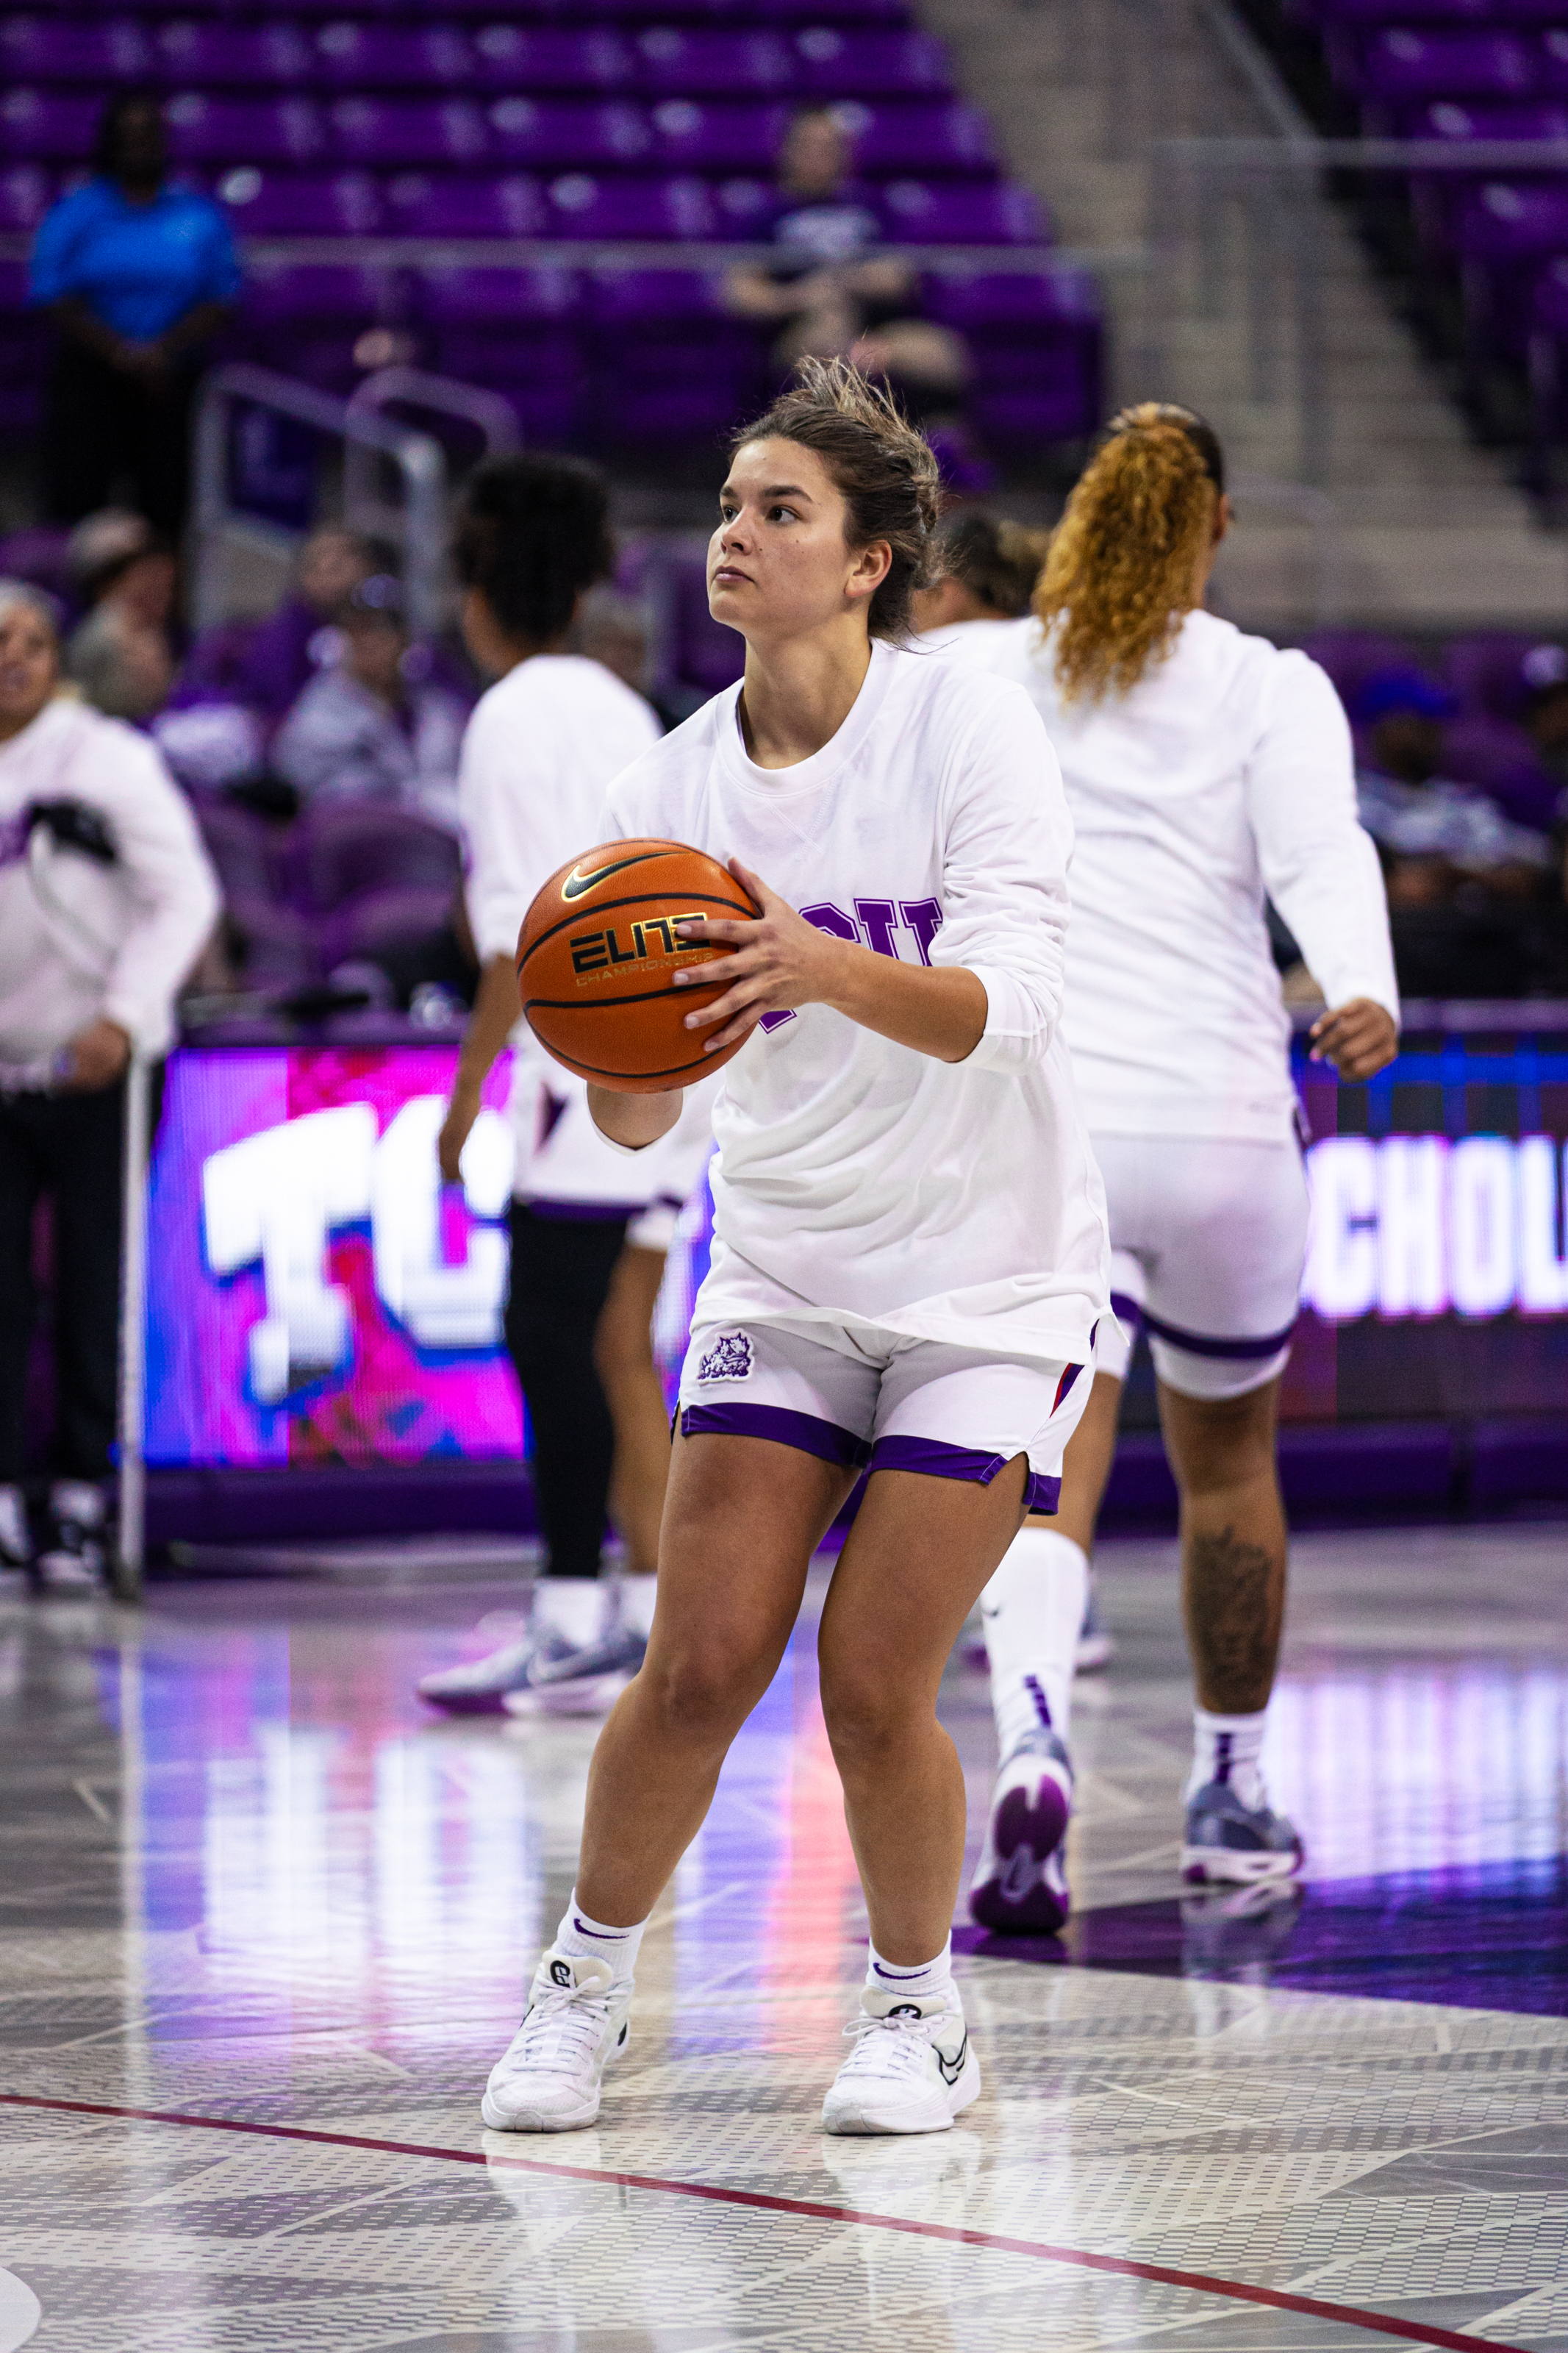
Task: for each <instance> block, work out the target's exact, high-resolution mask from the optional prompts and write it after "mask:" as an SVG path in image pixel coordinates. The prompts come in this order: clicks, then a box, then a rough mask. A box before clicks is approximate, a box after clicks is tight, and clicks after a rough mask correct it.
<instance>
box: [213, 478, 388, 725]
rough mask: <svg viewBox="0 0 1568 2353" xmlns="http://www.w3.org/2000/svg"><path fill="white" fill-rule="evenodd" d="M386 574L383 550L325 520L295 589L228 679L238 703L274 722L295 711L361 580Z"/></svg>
mask: <svg viewBox="0 0 1568 2353" xmlns="http://www.w3.org/2000/svg"><path fill="white" fill-rule="evenodd" d="M390 570H391V564H390V563H389V562H388V560H387V555H386V551H384V550H383V549H380V548H378V547H376V546H374V544H373V543H372V542H371V541H369V540H368V539H365V538H363V537H362V536H361V534H360V533H358V532H354V531H346V530H345V529H344V528H343V527H342V524H340V523H329V524H326V525H324V526H323V527H322V529H321V530H320V531H313V532H312V533H310V537H309V539H307V540H306V542H305V543H304V545H303V546H302V547H301V548H300V554H299V559H298V561H297V563H296V565H295V567H294V585H293V586H292V588H291V589H290V590H289V595H288V596H286V597H285V598H284V600H283V602H282V604H281V605H279V607H278V610H277V611H276V612H275V613H273V614H272V615H270V616H269V617H268V619H267V620H265V621H260V622H258V624H257V626H256V628H254V629H253V630H252V631H251V633H250V637H249V640H248V642H247V646H246V648H245V650H244V653H243V654H242V656H241V657H240V660H239V664H238V668H237V673H236V676H235V679H234V681H233V689H232V691H233V695H234V700H235V701H236V702H242V703H244V704H245V705H246V706H247V708H248V709H249V710H251V711H255V712H259V713H260V714H261V716H262V717H263V719H269V720H272V721H274V722H276V721H277V720H279V719H281V718H282V716H283V714H284V712H287V711H289V710H291V709H292V708H293V706H294V704H295V703H296V702H298V701H299V699H300V695H301V694H302V693H303V692H304V691H305V689H306V687H307V686H308V685H309V684H310V680H311V678H312V677H313V675H314V674H315V672H316V670H318V669H320V668H321V666H322V662H323V660H324V659H331V658H332V657H335V654H336V651H337V646H336V641H335V638H332V637H331V636H330V635H329V634H328V632H330V631H331V628H332V626H333V623H334V621H335V619H336V617H337V616H338V614H339V613H341V611H342V607H343V606H344V605H345V604H346V603H347V601H348V599H349V598H350V597H351V596H353V592H354V590H355V589H356V588H357V587H358V586H359V585H360V583H361V581H362V580H368V579H369V578H370V576H371V575H372V573H385V572H389V571H390Z"/></svg>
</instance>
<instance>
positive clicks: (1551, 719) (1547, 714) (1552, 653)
mask: <svg viewBox="0 0 1568 2353" xmlns="http://www.w3.org/2000/svg"><path fill="white" fill-rule="evenodd" d="M1521 671H1522V674H1523V679H1524V684H1525V687H1526V689H1527V699H1526V702H1525V705H1524V711H1523V719H1524V730H1525V733H1526V734H1527V735H1528V736H1529V737H1530V740H1531V744H1532V746H1533V747H1534V751H1535V756H1536V758H1537V759H1538V760H1539V761H1540V762H1541V765H1542V767H1543V768H1544V769H1545V770H1546V771H1547V773H1548V775H1549V776H1554V777H1555V778H1556V780H1557V782H1558V783H1559V784H1560V785H1565V786H1568V653H1564V651H1563V648H1562V647H1561V646H1553V645H1543V646H1532V647H1531V649H1530V651H1529V653H1527V654H1526V655H1525V657H1524V660H1523V662H1522V663H1521Z"/></svg>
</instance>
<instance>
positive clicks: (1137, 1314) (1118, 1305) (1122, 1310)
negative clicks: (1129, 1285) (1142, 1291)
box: [1096, 1291, 1143, 1339]
mask: <svg viewBox="0 0 1568 2353" xmlns="http://www.w3.org/2000/svg"><path fill="white" fill-rule="evenodd" d="M1110 1312H1111V1314H1113V1315H1114V1316H1115V1318H1116V1320H1117V1322H1118V1323H1119V1324H1126V1325H1127V1326H1128V1328H1129V1330H1130V1331H1131V1334H1132V1336H1133V1338H1134V1339H1136V1338H1137V1337H1138V1326H1139V1325H1140V1324H1142V1321H1143V1310H1142V1308H1141V1307H1140V1306H1139V1304H1138V1302H1137V1301H1136V1300H1135V1299H1129V1298H1128V1296H1127V1293H1125V1292H1124V1291H1113V1292H1112V1293H1111V1294H1110ZM1098 1328H1099V1327H1098V1325H1097V1326H1096V1329H1097V1330H1098Z"/></svg>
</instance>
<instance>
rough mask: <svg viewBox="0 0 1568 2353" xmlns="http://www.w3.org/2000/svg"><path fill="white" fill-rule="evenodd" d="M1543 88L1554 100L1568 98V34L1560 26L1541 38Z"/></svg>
mask: <svg viewBox="0 0 1568 2353" xmlns="http://www.w3.org/2000/svg"><path fill="white" fill-rule="evenodd" d="M1541 88H1542V90H1545V91H1547V92H1548V93H1549V94H1550V95H1551V96H1552V98H1568V32H1564V31H1563V30H1562V28H1561V27H1560V26H1559V27H1555V28H1553V29H1552V30H1551V31H1549V32H1545V33H1542V36H1541Z"/></svg>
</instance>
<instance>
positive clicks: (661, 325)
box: [587, 268, 764, 449]
mask: <svg viewBox="0 0 1568 2353" xmlns="http://www.w3.org/2000/svg"><path fill="white" fill-rule="evenodd" d="M587 286H588V317H589V322H590V350H591V355H592V365H593V378H594V382H593V392H594V397H593V402H592V415H591V433H592V438H593V439H594V441H595V444H596V445H597V446H599V447H601V448H606V449H608V448H615V447H616V446H617V445H621V444H626V443H630V442H648V441H660V440H675V441H685V442H690V441H693V440H706V441H711V440H713V439H714V438H715V437H716V436H718V435H719V434H721V433H722V432H723V431H724V429H725V428H726V427H728V426H731V425H733V424H734V423H735V422H736V420H737V419H738V418H739V417H741V416H742V414H743V413H744V412H745V410H746V409H747V408H749V407H754V406H756V404H757V401H758V399H759V397H760V396H761V395H762V392H763V381H764V378H763V370H764V350H763V337H762V335H761V334H759V332H757V330H756V329H755V328H754V327H753V326H752V324H751V323H750V322H748V321H745V320H741V319H733V318H731V316H730V314H729V311H728V310H727V308H726V305H725V301H724V278H723V273H722V271H721V270H697V269H689V270H685V269H608V268H604V269H595V270H593V271H591V272H590V273H589V275H588V280H587Z"/></svg>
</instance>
